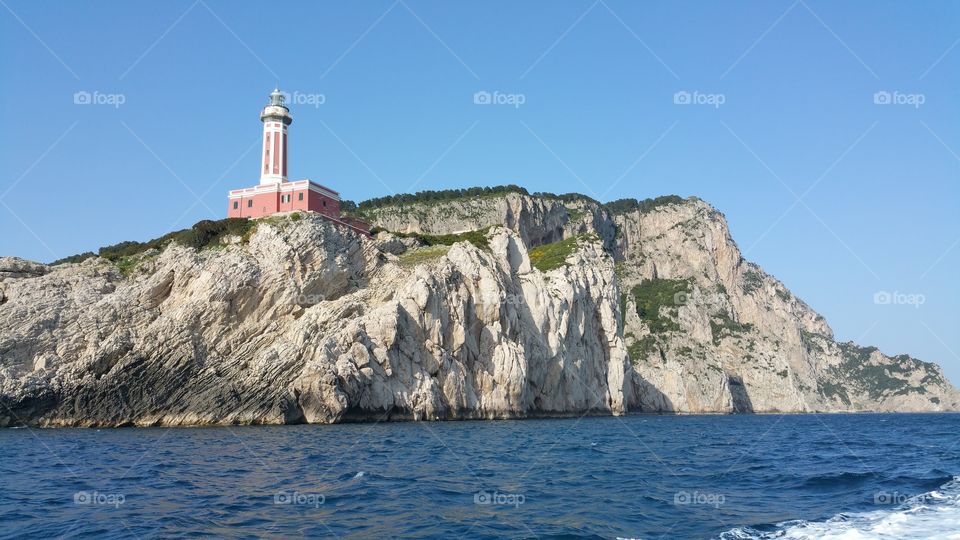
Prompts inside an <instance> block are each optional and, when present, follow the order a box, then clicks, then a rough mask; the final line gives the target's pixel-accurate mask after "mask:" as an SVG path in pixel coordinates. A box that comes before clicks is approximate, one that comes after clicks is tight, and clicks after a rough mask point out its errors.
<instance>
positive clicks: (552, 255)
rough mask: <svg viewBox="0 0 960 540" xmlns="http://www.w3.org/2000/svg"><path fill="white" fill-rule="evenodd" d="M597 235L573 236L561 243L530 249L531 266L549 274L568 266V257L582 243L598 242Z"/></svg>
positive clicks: (528, 253)
mask: <svg viewBox="0 0 960 540" xmlns="http://www.w3.org/2000/svg"><path fill="white" fill-rule="evenodd" d="M597 239H598V238H597V236H596V235H595V234H581V235H577V236H571V237H570V238H567V239H565V240H560V241H559V242H553V243H551V244H544V245H542V246H537V247H535V248H532V249H530V250H529V251H528V252H527V255H528V256H529V257H530V264H532V265H533V267H534V268H536V269H537V270H540V271H541V272H549V271H550V270H553V269H555V268H560V267H561V266H564V265H566V264H567V257H569V256H570V255H571V254H572V253H573V252H574V251H576V250H577V246H579V245H580V242H584V241H592V240H597Z"/></svg>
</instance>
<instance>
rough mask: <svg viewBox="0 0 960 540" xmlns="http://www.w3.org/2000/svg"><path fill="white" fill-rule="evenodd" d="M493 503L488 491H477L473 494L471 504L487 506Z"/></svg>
mask: <svg viewBox="0 0 960 540" xmlns="http://www.w3.org/2000/svg"><path fill="white" fill-rule="evenodd" d="M491 503H493V498H492V497H491V496H490V492H489V491H478V492H476V493H474V494H473V504H482V505H489V504H491Z"/></svg>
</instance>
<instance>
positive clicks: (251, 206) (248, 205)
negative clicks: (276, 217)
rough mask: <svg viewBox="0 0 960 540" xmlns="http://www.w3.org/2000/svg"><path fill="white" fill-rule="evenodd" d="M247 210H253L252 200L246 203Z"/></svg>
mask: <svg viewBox="0 0 960 540" xmlns="http://www.w3.org/2000/svg"><path fill="white" fill-rule="evenodd" d="M247 208H253V199H250V200H249V201H247Z"/></svg>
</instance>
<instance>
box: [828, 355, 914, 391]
mask: <svg viewBox="0 0 960 540" xmlns="http://www.w3.org/2000/svg"><path fill="white" fill-rule="evenodd" d="M839 345H840V351H841V353H842V354H843V361H842V362H841V363H840V365H839V366H837V367H835V368H833V371H834V373H835V374H836V375H837V376H839V377H842V378H844V379H845V380H849V381H853V382H854V384H857V385H858V386H860V387H861V388H863V389H864V390H865V391H866V392H867V394H868V395H869V396H870V398H871V399H879V398H881V397H883V396H885V395H887V394H892V395H899V394H906V393H909V392H919V393H924V392H926V389H925V388H924V387H922V386H910V384H909V382H908V381H906V380H904V379H900V378H898V377H893V376H892V374H894V373H901V374H907V373H909V372H910V371H912V370H915V369H920V368H924V367H927V368H928V369H927V370H928V371H929V367H928V364H927V363H926V362H921V361H920V360H917V359H915V358H911V357H909V356H907V355H901V356H898V357H894V358H893V360H894V361H895V362H893V363H890V364H887V365H883V366H878V365H872V364H870V363H869V361H870V356H871V355H872V354H873V353H874V352H876V350H877V348H876V347H859V346H857V345H855V344H853V343H850V342H847V343H840V344H839Z"/></svg>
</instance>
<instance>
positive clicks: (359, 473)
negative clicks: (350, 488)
mask: <svg viewBox="0 0 960 540" xmlns="http://www.w3.org/2000/svg"><path fill="white" fill-rule="evenodd" d="M364 474H365V472H364V471H360V472H358V473H357V474H355V475H354V477H353V479H354V480H356V479H357V478H363V475H364Z"/></svg>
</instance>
